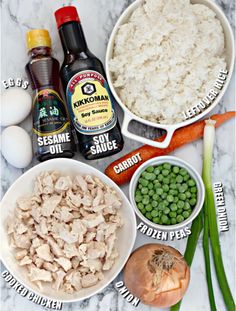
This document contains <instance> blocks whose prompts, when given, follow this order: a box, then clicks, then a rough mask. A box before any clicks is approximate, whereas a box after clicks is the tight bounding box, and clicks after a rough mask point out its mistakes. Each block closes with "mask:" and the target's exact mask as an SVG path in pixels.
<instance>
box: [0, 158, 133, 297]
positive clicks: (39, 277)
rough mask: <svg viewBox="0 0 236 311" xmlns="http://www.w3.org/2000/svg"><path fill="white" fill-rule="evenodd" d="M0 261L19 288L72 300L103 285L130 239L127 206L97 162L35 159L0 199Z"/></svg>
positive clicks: (129, 247) (130, 218) (119, 264)
mask: <svg viewBox="0 0 236 311" xmlns="http://www.w3.org/2000/svg"><path fill="white" fill-rule="evenodd" d="M0 228H1V242H2V243H1V260H2V262H3V264H4V265H5V266H6V268H7V269H8V270H9V272H10V273H11V274H12V275H13V276H14V278H16V279H17V280H18V281H19V282H20V283H21V284H23V285H24V286H25V287H26V288H28V289H29V290H31V291H34V292H35V293H37V294H39V295H41V296H42V297H46V298H49V299H54V300H59V301H62V302H73V301H79V300H83V299H86V298H88V297H91V296H92V295H94V294H96V293H97V292H99V291H101V290H102V289H104V288H105V287H106V286H107V285H108V284H109V283H110V282H112V281H113V280H114V278H115V277H116V276H117V275H118V274H119V272H120V271H121V270H122V268H123V266H124V265H125V263H126V261H127V259H128V257H129V255H130V253H131V251H132V249H133V246H134V242H135V238H136V219H135V214H134V211H133V208H132V207H131V205H130V203H129V201H128V199H127V198H126V196H125V195H124V193H123V192H122V191H121V189H120V188H119V187H118V186H117V185H116V184H115V183H114V182H113V181H111V180H110V179H109V178H108V177H107V176H105V175H104V174H103V173H101V172H100V171H98V170H97V169H95V168H93V167H91V166H89V165H87V164H84V163H81V162H79V161H75V160H71V159H53V160H49V161H46V162H43V163H41V164H39V165H37V166H34V167H33V168H31V169H30V170H28V171H27V172H26V173H24V174H23V175H22V176H20V177H19V178H18V179H17V180H16V181H15V182H14V183H13V184H12V186H11V187H10V188H9V190H8V191H7V192H6V194H5V195H4V197H3V199H2V202H1V226H0Z"/></svg>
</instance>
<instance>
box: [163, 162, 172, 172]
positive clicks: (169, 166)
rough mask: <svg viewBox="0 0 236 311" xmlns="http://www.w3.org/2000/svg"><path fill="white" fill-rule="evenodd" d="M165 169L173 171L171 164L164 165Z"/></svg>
mask: <svg viewBox="0 0 236 311" xmlns="http://www.w3.org/2000/svg"><path fill="white" fill-rule="evenodd" d="M163 168H164V169H166V170H170V169H171V164H170V163H164V164H163Z"/></svg>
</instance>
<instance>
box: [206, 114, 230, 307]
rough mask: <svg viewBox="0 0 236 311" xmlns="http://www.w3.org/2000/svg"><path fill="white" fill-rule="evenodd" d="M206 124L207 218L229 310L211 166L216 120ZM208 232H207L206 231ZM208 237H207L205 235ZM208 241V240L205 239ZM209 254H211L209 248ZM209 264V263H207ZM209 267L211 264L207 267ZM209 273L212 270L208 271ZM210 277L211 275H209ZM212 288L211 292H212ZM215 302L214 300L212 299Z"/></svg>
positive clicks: (215, 260)
mask: <svg viewBox="0 0 236 311" xmlns="http://www.w3.org/2000/svg"><path fill="white" fill-rule="evenodd" d="M205 122H206V126H205V128H204V136H203V142H204V153H203V154H204V159H203V174H202V178H203V182H204V185H205V190H206V198H205V202H206V204H205V209H206V210H205V212H206V216H205V220H206V217H207V219H208V222H209V234H210V242H211V247H212V254H213V260H214V265H215V270H216V276H217V279H218V283H219V286H220V289H221V292H222V295H223V298H224V301H225V305H226V307H227V309H228V311H235V304H234V300H233V296H232V294H231V291H230V288H229V284H228V281H227V278H226V274H225V269H224V265H223V260H222V254H221V250H220V241H219V233H218V227H217V221H216V209H215V201H214V194H213V190H212V179H211V168H212V154H213V145H214V138H215V126H214V125H215V121H213V120H207V121H205ZM205 229H207V231H208V224H207V225H206V228H205ZM205 234H207V232H205ZM205 239H206V237H205ZM205 243H206V241H205ZM204 251H205V252H206V255H207V248H206V245H205V249H204ZM208 255H209V249H208ZM205 260H206V263H207V262H208V260H209V258H207V257H205ZM207 265H209V264H207ZM207 269H209V266H208V267H207ZM207 273H208V274H209V273H210V271H208V272H207ZM208 277H209V275H208ZM207 281H208V289H209V285H210V287H211V286H212V284H210V283H211V281H210V283H209V278H207ZM211 290H212V289H211V288H210V292H211ZM210 299H212V296H210ZM210 301H211V302H213V301H212V300H210Z"/></svg>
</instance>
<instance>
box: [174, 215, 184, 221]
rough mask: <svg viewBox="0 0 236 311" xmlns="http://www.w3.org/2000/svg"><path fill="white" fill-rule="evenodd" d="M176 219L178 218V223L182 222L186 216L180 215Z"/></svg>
mask: <svg viewBox="0 0 236 311" xmlns="http://www.w3.org/2000/svg"><path fill="white" fill-rule="evenodd" d="M176 220H177V222H178V223H180V222H182V221H184V217H183V216H182V215H178V216H177V217H176Z"/></svg>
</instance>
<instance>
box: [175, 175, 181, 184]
mask: <svg viewBox="0 0 236 311" xmlns="http://www.w3.org/2000/svg"><path fill="white" fill-rule="evenodd" d="M176 182H177V183H182V182H183V177H182V176H181V175H178V176H177V177H176Z"/></svg>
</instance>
